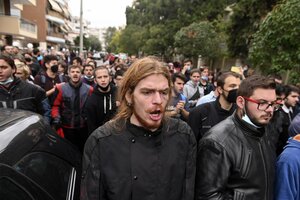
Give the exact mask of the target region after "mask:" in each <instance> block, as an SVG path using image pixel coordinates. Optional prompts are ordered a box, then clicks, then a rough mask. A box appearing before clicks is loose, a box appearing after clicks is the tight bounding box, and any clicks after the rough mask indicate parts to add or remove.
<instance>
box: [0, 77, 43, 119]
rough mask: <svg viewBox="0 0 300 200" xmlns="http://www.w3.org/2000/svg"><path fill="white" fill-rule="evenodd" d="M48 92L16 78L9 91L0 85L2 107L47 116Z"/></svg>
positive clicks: (0, 105) (0, 103)
mask: <svg viewBox="0 0 300 200" xmlns="http://www.w3.org/2000/svg"><path fill="white" fill-rule="evenodd" d="M46 103H47V104H48V99H47V97H46V92H45V91H44V90H43V89H42V88H40V87H39V86H36V85H33V84H31V83H28V82H26V81H22V80H20V79H19V78H15V79H14V81H13V82H12V83H11V85H10V87H9V88H8V89H7V88H5V87H4V86H1V85H0V107H4V108H14V109H22V110H29V111H32V112H35V113H38V114H41V115H44V114H45V108H44V106H43V105H45V104H46Z"/></svg>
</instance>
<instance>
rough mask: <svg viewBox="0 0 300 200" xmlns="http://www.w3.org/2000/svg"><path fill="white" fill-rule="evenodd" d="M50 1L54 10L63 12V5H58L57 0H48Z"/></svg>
mask: <svg viewBox="0 0 300 200" xmlns="http://www.w3.org/2000/svg"><path fill="white" fill-rule="evenodd" d="M48 1H49V3H50V5H51V7H52V9H53V10H55V11H57V12H60V13H63V10H62V9H61V7H60V6H59V5H58V3H57V2H56V1H55V0H48Z"/></svg>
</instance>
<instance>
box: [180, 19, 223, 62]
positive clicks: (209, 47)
mask: <svg viewBox="0 0 300 200" xmlns="http://www.w3.org/2000/svg"><path fill="white" fill-rule="evenodd" d="M220 43H221V40H220V38H219V35H218V34H217V32H216V30H215V28H214V26H212V24H211V23H210V22H208V21H204V22H200V23H192V24H191V25H189V26H187V27H183V28H181V29H180V31H178V32H177V33H176V35H175V44H176V46H177V47H178V51H179V53H181V54H183V55H184V56H186V57H198V55H202V56H203V57H207V58H214V57H217V56H219V55H220V48H219V44H220Z"/></svg>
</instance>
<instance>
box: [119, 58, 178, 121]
mask: <svg viewBox="0 0 300 200" xmlns="http://www.w3.org/2000/svg"><path fill="white" fill-rule="evenodd" d="M153 74H161V75H163V76H164V77H166V79H167V80H168V85H169V87H170V88H171V84H172V83H171V78H170V74H169V71H168V68H167V67H165V66H164V65H163V63H161V62H159V61H158V60H157V59H155V58H153V57H145V58H142V59H139V60H137V61H135V62H134V63H133V64H132V65H131V66H130V67H129V69H128V70H127V71H126V73H125V75H124V78H123V81H122V86H121V87H120V90H119V93H118V95H119V99H120V101H121V104H120V106H119V109H118V113H117V115H116V116H115V118H114V119H128V118H130V116H131V115H132V113H133V107H132V106H131V105H130V104H129V102H127V100H126V98H125V96H126V94H129V95H132V93H133V92H134V89H135V87H136V85H137V84H138V83H139V82H140V81H141V80H142V79H144V78H146V77H148V76H150V75H153ZM170 96H171V89H170V91H169V98H170Z"/></svg>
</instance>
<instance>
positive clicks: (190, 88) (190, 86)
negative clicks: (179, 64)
mask: <svg viewBox="0 0 300 200" xmlns="http://www.w3.org/2000/svg"><path fill="white" fill-rule="evenodd" d="M197 90H199V93H200V97H202V96H203V95H204V90H203V88H200V87H199V86H198V84H195V83H194V82H193V81H192V80H190V81H188V82H187V83H186V84H185V85H184V87H183V95H184V96H185V97H186V98H187V99H188V100H189V104H190V105H191V106H195V105H196V103H197V99H193V100H191V98H192V97H193V95H194V94H195V93H196V92H197Z"/></svg>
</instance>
